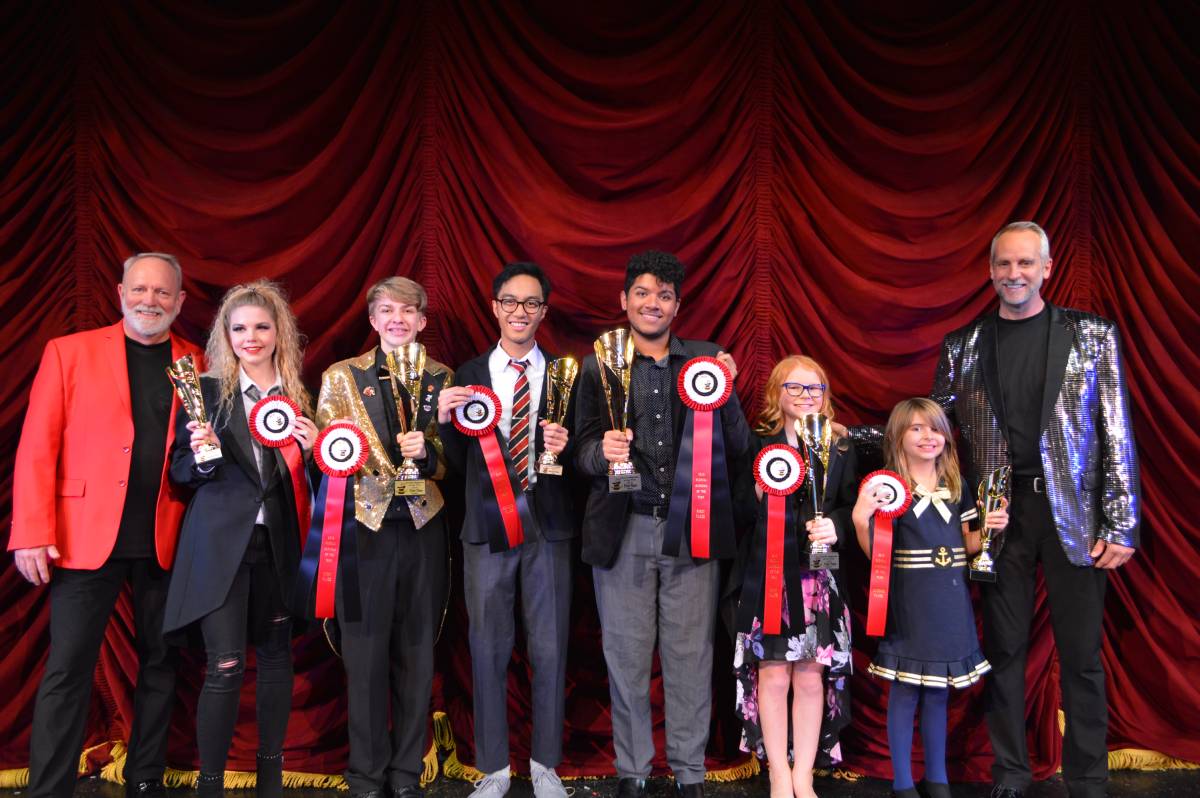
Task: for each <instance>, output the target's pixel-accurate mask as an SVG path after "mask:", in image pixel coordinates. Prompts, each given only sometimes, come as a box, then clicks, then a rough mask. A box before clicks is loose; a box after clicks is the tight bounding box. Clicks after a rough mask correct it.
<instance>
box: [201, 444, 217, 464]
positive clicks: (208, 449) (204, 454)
mask: <svg viewBox="0 0 1200 798" xmlns="http://www.w3.org/2000/svg"><path fill="white" fill-rule="evenodd" d="M223 459H224V458H223V457H222V456H221V447H219V446H203V447H201V448H200V451H198V452H196V464H197V465H208V464H209V463H211V464H213V465H219V464H220V462H221V460H223Z"/></svg>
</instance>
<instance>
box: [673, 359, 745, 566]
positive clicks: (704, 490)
mask: <svg viewBox="0 0 1200 798" xmlns="http://www.w3.org/2000/svg"><path fill="white" fill-rule="evenodd" d="M678 387H679V400H680V401H681V402H682V403H683V405H684V407H686V408H687V418H686V419H684V423H683V439H682V440H681V441H680V444H679V457H678V458H677V460H676V463H677V465H676V467H675V481H674V483H673V485H672V489H671V506H670V510H669V511H668V515H667V530H666V534H665V535H664V538H663V553H664V554H668V555H670V556H672V557H678V556H679V550H680V547H681V544H682V541H683V531H684V529H687V530H689V531H690V537H689V540H688V543H689V544H690V548H691V555H692V556H693V557H696V558H698V559H708V558H709V557H712V556H713V548H714V546H713V543H714V540H715V541H716V543H717V547H718V548H720V549H722V551H723V550H724V549H726V548H732V545H733V543H732V540H733V500H732V498H731V497H730V494H729V482H728V480H727V479H726V470H725V436H724V433H723V432H722V429H721V414H720V412H719V411H720V409H721V407H722V406H723V405H724V404H725V403H726V402H727V401H729V397H730V396H731V395H732V394H733V376H732V375H731V374H730V373H729V369H728V368H727V367H726V366H725V364H724V363H722V362H721V361H719V360H717V359H716V358H713V357H695V358H692V359H691V360H689V361H688V362H687V363H684V364H683V368H682V369H681V370H680V372H679V386H678ZM718 556H720V554H718Z"/></svg>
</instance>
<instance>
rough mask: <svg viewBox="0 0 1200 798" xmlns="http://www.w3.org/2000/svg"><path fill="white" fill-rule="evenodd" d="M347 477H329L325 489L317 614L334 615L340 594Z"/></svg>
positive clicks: (318, 572)
mask: <svg viewBox="0 0 1200 798" xmlns="http://www.w3.org/2000/svg"><path fill="white" fill-rule="evenodd" d="M348 481H349V480H348V479H347V478H346V477H332V476H331V477H330V478H329V485H328V487H327V488H326V491H327V493H326V498H325V523H324V524H322V525H321V559H320V562H319V564H318V565H317V598H316V607H315V609H316V616H317V617H318V618H332V617H333V613H334V601H335V597H336V596H337V564H338V550H339V549H340V548H341V545H342V511H343V510H344V508H345V506H346V484H347V482H348Z"/></svg>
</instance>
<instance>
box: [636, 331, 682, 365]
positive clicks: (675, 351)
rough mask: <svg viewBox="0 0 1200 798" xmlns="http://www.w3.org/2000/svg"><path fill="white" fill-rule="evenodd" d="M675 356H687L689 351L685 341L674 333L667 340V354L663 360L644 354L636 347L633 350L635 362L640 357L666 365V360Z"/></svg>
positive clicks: (645, 360)
mask: <svg viewBox="0 0 1200 798" xmlns="http://www.w3.org/2000/svg"><path fill="white" fill-rule="evenodd" d="M673 357H687V351H686V350H685V349H684V346H683V341H681V340H679V338H677V337H675V336H674V335H672V336H671V338H670V340H668V341H667V356H666V357H665V358H663V359H662V360H655V359H654V358H652V357H650V356H649V355H643V354H642V353H641V352H639V351H638V350H637V349H636V348H635V349H634V350H633V359H634V362H637V360H638V359H641V360H642V361H643V362H649V363H654V364H656V365H658V364H662V365H665V364H666V362H667V361H669V360H670V359H671V358H673Z"/></svg>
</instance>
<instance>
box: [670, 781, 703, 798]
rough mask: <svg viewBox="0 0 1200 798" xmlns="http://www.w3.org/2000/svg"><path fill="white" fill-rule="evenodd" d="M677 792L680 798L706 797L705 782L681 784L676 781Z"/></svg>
mask: <svg viewBox="0 0 1200 798" xmlns="http://www.w3.org/2000/svg"><path fill="white" fill-rule="evenodd" d="M675 794H676V795H677V796H679V798H704V782H702V781H698V782H696V783H695V784H680V783H679V782H675Z"/></svg>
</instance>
